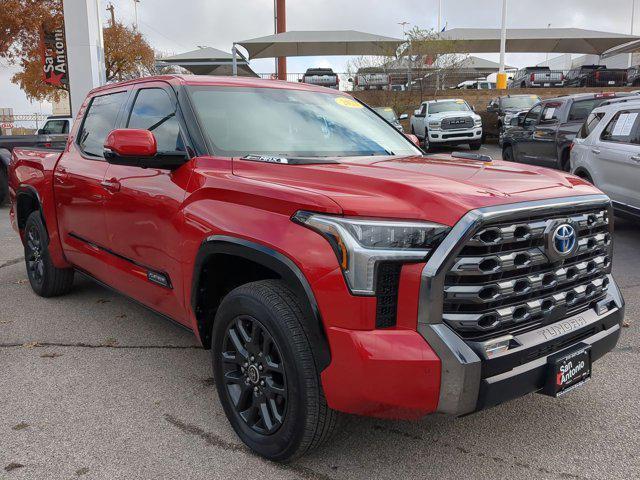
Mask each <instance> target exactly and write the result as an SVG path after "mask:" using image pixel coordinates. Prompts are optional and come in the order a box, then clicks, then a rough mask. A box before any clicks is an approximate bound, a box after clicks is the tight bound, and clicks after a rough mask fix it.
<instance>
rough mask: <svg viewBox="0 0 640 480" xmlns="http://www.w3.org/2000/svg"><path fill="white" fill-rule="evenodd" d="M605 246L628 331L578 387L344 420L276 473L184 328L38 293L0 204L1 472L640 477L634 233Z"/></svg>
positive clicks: (114, 302) (105, 303) (121, 305)
mask: <svg viewBox="0 0 640 480" xmlns="http://www.w3.org/2000/svg"><path fill="white" fill-rule="evenodd" d="M490 148H492V147H489V149H485V150H483V151H481V153H485V152H489V153H492V154H494V153H493V152H491V150H490ZM495 157H499V155H495ZM615 241H616V243H615V258H614V270H615V274H616V278H617V281H618V282H619V285H620V287H621V288H622V291H623V293H624V296H625V298H626V300H627V319H628V321H629V322H630V325H629V326H628V327H626V328H624V329H623V331H622V337H621V340H620V342H619V344H618V347H617V348H616V349H615V350H614V351H613V352H612V353H610V354H609V355H607V356H606V357H605V358H603V359H602V360H600V361H599V362H598V363H596V364H595V365H594V371H593V379H592V381H591V382H589V383H587V384H586V385H585V386H584V387H582V388H580V389H578V390H576V391H574V392H572V393H571V394H569V395H567V396H566V397H563V398H561V399H557V400H554V399H551V398H548V397H543V396H541V395H535V394H534V395H529V396H526V397H524V398H521V399H519V400H516V401H513V402H510V403H508V404H505V405H501V406H499V407H496V408H493V409H491V410H488V411H484V412H480V413H478V414H474V415H471V416H468V417H465V418H459V419H455V418H448V417H444V416H432V417H428V418H425V419H424V420H422V421H419V422H400V421H382V420H376V419H369V418H358V417H349V418H348V419H347V421H346V422H345V425H344V426H343V428H342V429H341V430H340V431H339V432H338V434H337V435H336V437H335V439H334V440H333V441H332V442H331V443H330V444H329V445H327V446H325V447H323V448H322V449H319V450H317V451H315V452H313V453H312V454H310V455H308V456H306V457H304V458H302V459H300V460H297V461H295V462H294V463H291V464H289V465H278V464H274V463H270V462H267V461H265V460H262V459H260V458H258V457H256V456H254V455H252V454H251V453H250V452H249V451H248V450H247V449H246V448H245V447H244V446H243V445H242V444H241V442H240V440H239V439H238V438H237V437H236V436H235V434H234V432H233V431H232V429H231V427H230V426H229V424H228V422H227V420H226V418H225V416H224V413H223V411H222V408H221V406H220V403H219V402H218V399H217V396H216V393H215V388H214V379H213V378H212V377H211V367H210V360H209V354H208V352H206V351H204V350H202V349H201V348H199V346H198V345H197V344H196V342H195V340H194V337H193V335H192V334H191V333H190V332H187V331H185V330H183V329H181V328H179V327H177V326H175V325H173V324H171V323H168V322H167V321H165V320H163V319H162V318H160V317H158V316H156V315H154V314H153V313H150V312H148V311H147V310H145V309H144V308H142V307H140V306H139V305H137V304H134V303H133V302H131V301H129V300H127V299H126V298H124V297H122V296H119V295H117V294H114V293H112V292H111V291H109V290H106V289H105V288H103V287H100V286H98V285H96V284H95V283H92V282H91V281H89V280H86V279H84V278H82V277H79V276H78V277H76V284H75V289H74V291H73V292H72V293H71V294H70V295H68V296H65V297H61V298H55V299H42V298H39V297H37V296H36V295H35V294H33V293H32V292H31V289H30V287H29V284H28V282H27V280H26V278H27V277H26V273H25V268H24V264H23V262H22V259H21V255H22V253H21V247H20V244H19V240H18V238H17V236H16V235H15V234H14V233H13V231H12V230H11V229H10V226H9V220H8V208H7V207H2V208H0V288H1V290H0V292H1V293H0V478H2V479H5V478H6V479H72V478H87V479H120V478H122V479H128V480H131V479H149V478H158V479H160V478H161V479H201V478H202V479H204V478H207V479H216V478H224V479H229V478H239V479H253V478H255V479H261V480H264V479H294V478H305V479H311V480H328V479H336V480H338V479H347V478H348V479H367V480H370V479H393V480H398V479H405V478H437V479H461V478H462V479H486V478H509V479H527V480H531V479H534V478H535V479H625V480H626V479H632V478H640V457H639V456H638V450H639V448H640V436H639V435H638V430H639V428H640V405H639V403H640V402H638V385H639V384H640V331H639V327H638V322H637V319H638V315H639V313H640V269H639V268H638V265H640V227H639V226H637V225H635V224H632V223H630V222H626V221H622V220H619V221H618V222H617V226H616V234H615ZM407 381H411V380H410V379H407Z"/></svg>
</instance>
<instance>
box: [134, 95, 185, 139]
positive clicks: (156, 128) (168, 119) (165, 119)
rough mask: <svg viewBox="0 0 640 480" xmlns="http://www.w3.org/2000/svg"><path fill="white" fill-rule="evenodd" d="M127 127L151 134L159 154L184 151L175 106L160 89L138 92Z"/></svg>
mask: <svg viewBox="0 0 640 480" xmlns="http://www.w3.org/2000/svg"><path fill="white" fill-rule="evenodd" d="M127 127H128V128H140V129H143V130H149V131H150V132H153V134H154V136H155V137H156V141H157V142H158V151H159V152H175V151H177V150H179V151H184V149H185V148H184V143H183V142H182V137H181V136H180V125H179V123H178V119H177V118H176V105H175V104H174V103H173V102H172V101H171V98H170V97H169V94H168V93H167V92H166V91H165V90H163V89H161V88H145V89H142V90H139V91H138V95H137V96H136V100H135V102H134V104H133V109H132V110H131V115H130V117H129V123H128V125H127Z"/></svg>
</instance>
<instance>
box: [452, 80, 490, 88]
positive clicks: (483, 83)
mask: <svg viewBox="0 0 640 480" xmlns="http://www.w3.org/2000/svg"><path fill="white" fill-rule="evenodd" d="M451 88H452V89H453V90H456V89H457V90H495V89H496V84H495V82H488V81H487V80H484V79H480V80H465V81H464V82H460V83H459V84H458V85H456V86H455V87H451Z"/></svg>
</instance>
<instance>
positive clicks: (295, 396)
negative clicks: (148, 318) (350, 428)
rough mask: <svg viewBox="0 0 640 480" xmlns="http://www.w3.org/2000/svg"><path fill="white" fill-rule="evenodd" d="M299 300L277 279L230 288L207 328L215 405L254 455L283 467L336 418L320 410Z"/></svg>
mask: <svg viewBox="0 0 640 480" xmlns="http://www.w3.org/2000/svg"><path fill="white" fill-rule="evenodd" d="M303 322H304V313H303V310H302V308H301V305H300V303H299V300H298V298H297V297H296V296H295V295H294V294H293V293H292V292H291V291H290V290H289V289H288V288H287V287H286V286H285V285H284V284H283V283H282V282H280V281H277V280H263V281H259V282H253V283H249V284H246V285H243V286H240V287H238V288H236V289H235V290H232V291H231V292H230V293H229V294H228V295H227V296H226V297H225V298H224V300H223V301H222V303H221V305H220V308H219V309H218V312H217V314H216V318H215V321H214V324H213V332H212V334H213V337H212V338H213V343H212V357H213V370H214V378H215V379H216V388H217V390H218V395H219V397H220V401H221V403H222V406H223V408H224V411H225V413H226V415H227V418H228V419H229V421H230V422H231V426H232V427H233V429H234V430H235V431H236V433H237V434H238V436H239V437H240V439H241V440H242V441H243V442H244V443H245V444H247V446H249V448H251V449H252V450H253V451H255V452H256V453H258V454H259V455H262V456H263V457H266V458H268V459H270V460H275V461H288V460H291V459H292V458H295V457H297V456H299V455H302V454H304V453H305V452H307V451H308V450H311V449H313V448H315V447H317V446H319V445H321V444H322V443H323V442H324V441H326V440H327V439H328V438H329V436H330V434H331V432H332V431H333V430H334V428H335V426H336V422H337V418H338V417H337V416H338V413H337V412H335V411H333V410H331V409H330V408H329V407H328V406H327V402H326V400H325V398H324V393H323V391H322V385H321V384H320V378H319V372H318V371H317V369H316V366H315V362H314V359H313V354H312V351H311V345H310V344H309V341H308V339H307V337H306V334H305V332H304V329H303V327H302V323H303Z"/></svg>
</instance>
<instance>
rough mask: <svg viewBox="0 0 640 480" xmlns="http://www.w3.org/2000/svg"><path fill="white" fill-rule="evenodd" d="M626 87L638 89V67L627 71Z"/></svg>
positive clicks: (639, 73) (639, 69)
mask: <svg viewBox="0 0 640 480" xmlns="http://www.w3.org/2000/svg"><path fill="white" fill-rule="evenodd" d="M627 85H628V86H629V87H640V66H639V65H636V66H634V67H631V68H629V70H627Z"/></svg>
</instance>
